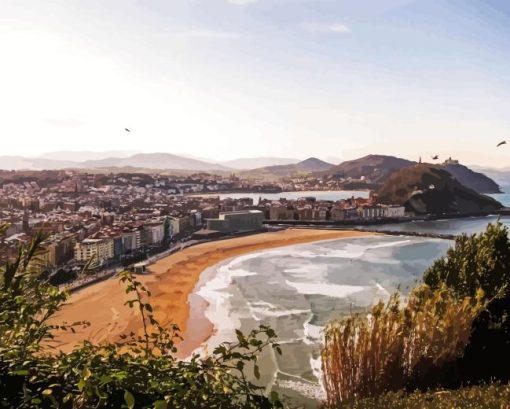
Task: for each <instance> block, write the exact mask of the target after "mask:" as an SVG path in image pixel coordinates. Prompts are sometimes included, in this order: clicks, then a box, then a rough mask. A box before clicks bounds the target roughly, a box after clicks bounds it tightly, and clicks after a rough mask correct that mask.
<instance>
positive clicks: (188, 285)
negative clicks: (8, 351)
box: [50, 228, 380, 358]
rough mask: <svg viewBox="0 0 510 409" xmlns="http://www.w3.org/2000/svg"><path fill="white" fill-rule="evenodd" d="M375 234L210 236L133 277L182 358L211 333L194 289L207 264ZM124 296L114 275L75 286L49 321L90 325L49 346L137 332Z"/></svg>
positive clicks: (137, 320)
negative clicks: (172, 331)
mask: <svg viewBox="0 0 510 409" xmlns="http://www.w3.org/2000/svg"><path fill="white" fill-rule="evenodd" d="M375 234H378V233H373V232H360V231H349V230H319V229H317V230H315V229H292V228H291V229H286V230H282V231H276V232H267V233H258V234H253V235H249V236H243V237H237V238H232V239H226V240H219V241H212V242H207V243H202V244H198V245H196V246H192V247H189V248H186V249H184V250H182V251H179V252H177V253H174V254H171V255H169V256H167V257H165V258H162V259H160V260H158V261H156V262H155V263H154V264H152V265H150V266H148V271H149V273H148V274H146V275H139V276H137V279H138V280H140V281H141V282H142V283H143V284H144V285H146V286H147V288H148V289H149V290H150V291H151V293H152V296H151V299H150V301H149V302H150V303H151V304H152V307H153V309H154V313H155V316H156V318H157V319H158V321H159V322H160V323H161V324H162V325H164V326H166V325H169V324H171V323H175V324H177V325H178V326H179V328H180V334H181V335H183V337H184V340H183V341H181V342H179V345H178V350H179V353H178V356H179V357H182V358H183V357H186V356H188V355H190V354H191V352H192V351H194V350H196V349H198V348H200V347H201V346H202V345H203V343H204V342H205V341H206V340H207V339H209V338H210V337H211V336H212V335H213V333H214V327H213V325H212V323H211V322H209V320H207V318H206V317H205V308H206V307H207V305H206V304H207V302H206V301H205V300H203V299H202V298H201V297H199V296H198V295H196V294H194V291H195V288H196V286H197V284H198V283H199V280H200V276H201V275H202V273H203V272H204V271H205V270H206V269H207V268H209V267H211V266H214V265H215V264H217V263H219V262H221V261H224V260H226V259H229V258H232V257H236V256H239V255H242V254H246V253H250V252H255V251H261V250H265V249H272V248H276V247H283V246H288V245H294V244H301V243H310V242H316V241H324V240H333V239H339V238H349V237H364V236H372V235H375ZM379 234H380V233H379ZM190 297H191V300H190ZM128 299H129V297H128V296H127V295H126V294H125V291H124V287H123V286H122V285H121V284H120V283H119V282H118V280H117V279H115V278H114V279H109V280H106V281H102V282H99V283H97V284H95V285H92V286H90V287H86V288H83V289H81V290H79V291H76V292H75V293H73V294H72V296H71V297H70V299H69V300H68V302H67V304H66V305H65V306H64V308H63V309H62V310H61V311H59V312H58V313H57V314H56V317H55V319H54V320H53V322H54V323H61V322H63V321H66V322H68V323H70V322H76V321H80V320H88V321H90V323H91V325H90V326H89V327H86V328H76V333H71V332H58V333H56V334H55V335H56V337H55V340H53V341H52V342H51V345H50V347H51V348H52V349H57V350H61V351H63V352H70V351H71V350H72V349H73V348H74V347H75V346H76V345H77V344H79V343H80V342H81V341H83V340H89V341H90V342H92V343H100V342H103V341H116V340H119V338H120V335H121V334H126V333H129V332H131V331H133V332H135V333H136V334H140V332H141V330H142V325H141V321H140V317H139V312H138V311H134V310H131V309H129V308H128V307H127V306H125V305H124V303H125V301H126V300H128ZM190 301H191V302H190ZM190 328H193V331H190V330H189V329H190Z"/></svg>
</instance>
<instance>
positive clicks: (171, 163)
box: [80, 153, 231, 171]
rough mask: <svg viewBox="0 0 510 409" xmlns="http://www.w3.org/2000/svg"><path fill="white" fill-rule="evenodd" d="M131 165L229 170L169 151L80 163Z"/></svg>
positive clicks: (84, 165) (113, 165)
mask: <svg viewBox="0 0 510 409" xmlns="http://www.w3.org/2000/svg"><path fill="white" fill-rule="evenodd" d="M126 166H129V167H133V168H148V169H177V170H221V171H227V170H231V169H229V168H227V167H226V166H223V165H219V164H216V163H209V162H204V161H201V160H197V159H191V158H185V157H182V156H177V155H172V154H170V153H139V154H137V155H133V156H129V157H127V158H107V159H101V160H91V161H85V162H81V163H80V167H82V168H111V167H126Z"/></svg>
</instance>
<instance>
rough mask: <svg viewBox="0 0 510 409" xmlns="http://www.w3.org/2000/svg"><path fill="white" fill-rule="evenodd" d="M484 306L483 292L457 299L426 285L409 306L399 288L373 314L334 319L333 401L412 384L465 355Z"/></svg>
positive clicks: (328, 358)
mask: <svg viewBox="0 0 510 409" xmlns="http://www.w3.org/2000/svg"><path fill="white" fill-rule="evenodd" d="M481 307H482V304H481V294H478V296H477V297H476V298H472V297H464V298H462V299H457V298H456V297H454V296H453V295H452V293H451V292H450V291H449V290H448V289H447V288H445V287H442V288H439V289H437V290H432V289H430V287H428V286H426V285H423V286H420V287H418V288H417V289H415V290H414V291H413V292H412V293H411V294H410V295H409V300H408V302H407V304H406V306H405V307H404V308H401V305H400V296H399V295H398V294H395V295H394V296H393V297H391V299H390V301H389V302H388V303H387V304H386V305H385V304H384V303H382V302H379V303H378V304H377V305H375V306H374V307H373V308H372V310H371V314H370V315H369V316H368V317H366V316H362V315H354V316H351V317H349V318H347V319H344V320H342V321H339V322H333V323H331V324H329V326H328V327H327V328H326V330H325V345H324V348H323V350H322V369H323V376H324V385H325V389H326V394H327V405H328V407H339V406H340V405H341V404H343V403H345V402H352V401H353V400H355V399H359V398H365V397H371V396H378V395H380V394H382V393H384V392H388V391H397V390H400V389H402V388H405V387H409V386H410V385H411V384H413V383H414V382H416V379H420V378H421V377H422V376H423V373H426V372H427V369H428V368H430V367H431V366H434V365H436V366H437V365H441V364H442V363H444V362H449V361H452V360H454V359H455V358H457V357H458V356H460V355H462V353H463V351H464V348H465V346H466V344H467V343H468V341H469V337H470V334H471V325H472V322H473V320H474V318H475V317H476V316H477V314H478V313H479V311H480V309H481Z"/></svg>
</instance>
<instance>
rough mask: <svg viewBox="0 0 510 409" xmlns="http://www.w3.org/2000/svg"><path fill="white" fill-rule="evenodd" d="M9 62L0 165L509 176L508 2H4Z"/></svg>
mask: <svg viewBox="0 0 510 409" xmlns="http://www.w3.org/2000/svg"><path fill="white" fill-rule="evenodd" d="M0 53H1V59H0V135H1V140H2V150H1V154H25V155H36V154H40V153H43V152H46V151H52V150H96V151H102V150H137V151H143V152H155V151H163V152H170V153H183V152H185V153H188V154H191V155H195V156H199V157H211V158H215V159H218V160H220V159H230V158H235V157H248V156H284V157H285V156H288V157H297V158H306V157H308V156H312V155H313V156H318V157H322V158H328V157H337V158H343V159H351V158H354V157H358V156H360V155H362V154H368V153H384V154H394V155H398V156H402V157H407V158H411V159H417V158H418V156H419V155H423V156H424V158H426V157H428V156H429V155H430V154H432V153H437V154H439V155H440V156H441V157H445V156H454V157H457V158H459V159H461V161H463V162H465V163H471V164H472V163H478V164H485V165H495V166H510V2H509V1H507V0H485V1H481V0H480V1H477V0H440V1H439V0H437V1H436V0H416V1H412V0H143V1H142V0H138V1H137V0H44V1H41V0H0ZM124 127H128V128H131V129H132V133H130V134H128V133H126V132H124V131H123V129H124ZM502 139H508V141H509V145H508V146H507V147H503V148H499V149H498V150H497V149H496V148H495V145H496V143H497V142H499V141H500V140H502Z"/></svg>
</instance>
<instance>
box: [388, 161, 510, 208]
mask: <svg viewBox="0 0 510 409" xmlns="http://www.w3.org/2000/svg"><path fill="white" fill-rule="evenodd" d="M378 202H380V203H383V204H400V205H404V206H405V207H406V210H407V211H413V212H415V213H416V214H445V213H446V214H469V213H479V212H492V211H495V210H497V209H500V208H501V207H502V205H501V203H499V202H498V201H496V200H494V199H492V198H490V197H488V196H484V195H481V194H479V193H477V192H475V191H474V190H472V189H469V188H467V187H465V186H464V185H462V184H461V183H460V182H459V181H458V180H457V179H455V178H454V177H453V176H452V175H451V174H450V173H449V172H447V171H446V170H444V169H441V167H439V166H436V165H428V164H419V165H415V166H412V167H407V168H404V169H401V170H399V171H396V172H394V173H393V174H392V175H391V176H390V177H389V178H388V179H387V180H386V182H385V183H384V184H383V186H382V187H381V189H379V191H378Z"/></svg>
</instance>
